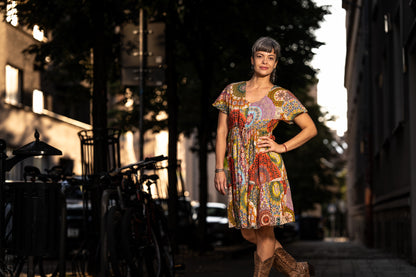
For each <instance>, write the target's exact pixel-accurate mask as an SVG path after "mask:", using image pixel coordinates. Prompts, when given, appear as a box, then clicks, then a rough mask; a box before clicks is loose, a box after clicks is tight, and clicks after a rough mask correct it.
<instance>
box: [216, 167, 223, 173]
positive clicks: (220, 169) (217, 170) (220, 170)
mask: <svg viewBox="0 0 416 277" xmlns="http://www.w3.org/2000/svg"><path fill="white" fill-rule="evenodd" d="M219 172H224V168H216V169H215V173H219Z"/></svg>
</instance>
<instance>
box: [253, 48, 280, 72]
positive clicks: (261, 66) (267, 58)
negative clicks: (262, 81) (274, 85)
mask: <svg viewBox="0 0 416 277" xmlns="http://www.w3.org/2000/svg"><path fill="white" fill-rule="evenodd" d="M251 64H252V65H253V69H254V73H255V74H257V75H259V76H262V77H264V76H267V75H270V74H271V73H272V72H273V69H275V68H276V66H277V56H276V54H275V52H274V50H273V51H272V52H270V53H269V52H265V51H257V52H255V53H254V56H253V57H251Z"/></svg>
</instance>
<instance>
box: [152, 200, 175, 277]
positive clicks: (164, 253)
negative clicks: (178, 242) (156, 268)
mask: <svg viewBox="0 0 416 277" xmlns="http://www.w3.org/2000/svg"><path fill="white" fill-rule="evenodd" d="M153 228H154V229H155V230H156V234H157V238H158V242H159V245H158V246H159V249H160V254H161V258H162V276H166V277H174V276H175V260H174V253H173V247H172V240H171V237H170V234H169V229H168V222H167V219H166V217H165V215H164V214H163V211H161V210H160V209H159V208H158V207H157V206H155V222H154V227H153Z"/></svg>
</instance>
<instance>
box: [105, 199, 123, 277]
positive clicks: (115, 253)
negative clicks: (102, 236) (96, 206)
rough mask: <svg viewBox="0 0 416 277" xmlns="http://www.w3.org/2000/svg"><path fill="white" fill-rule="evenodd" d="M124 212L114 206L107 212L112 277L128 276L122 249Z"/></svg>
mask: <svg viewBox="0 0 416 277" xmlns="http://www.w3.org/2000/svg"><path fill="white" fill-rule="evenodd" d="M121 220H122V212H121V210H120V208H119V207H117V206H113V207H111V208H110V209H109V210H108V212H107V243H108V254H109V257H108V258H109V267H110V268H109V271H110V274H111V275H112V276H121V277H123V276H127V262H126V260H125V259H124V255H123V254H122V253H123V252H122V248H121V232H120V229H121V228H120V227H121Z"/></svg>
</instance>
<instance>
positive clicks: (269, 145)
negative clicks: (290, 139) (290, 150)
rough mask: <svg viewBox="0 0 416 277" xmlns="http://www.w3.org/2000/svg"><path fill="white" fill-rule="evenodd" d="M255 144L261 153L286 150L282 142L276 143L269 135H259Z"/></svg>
mask: <svg viewBox="0 0 416 277" xmlns="http://www.w3.org/2000/svg"><path fill="white" fill-rule="evenodd" d="M257 146H258V147H259V148H261V150H260V152H261V153H269V152H276V153H284V152H286V148H285V147H284V146H283V144H278V143H277V142H275V141H274V140H273V139H271V138H269V137H265V136H263V137H259V139H258V141H257Z"/></svg>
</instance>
